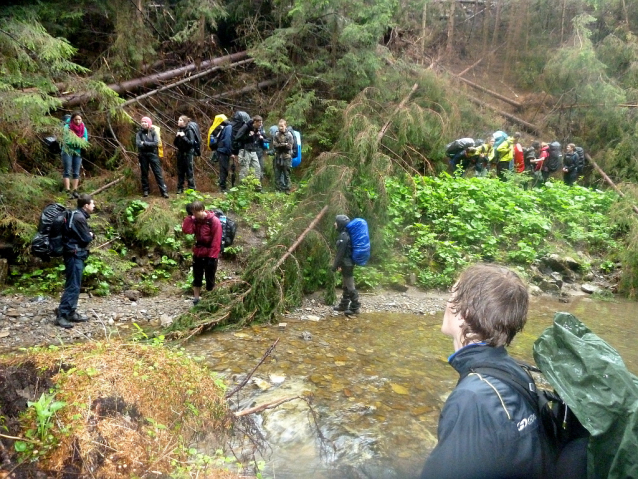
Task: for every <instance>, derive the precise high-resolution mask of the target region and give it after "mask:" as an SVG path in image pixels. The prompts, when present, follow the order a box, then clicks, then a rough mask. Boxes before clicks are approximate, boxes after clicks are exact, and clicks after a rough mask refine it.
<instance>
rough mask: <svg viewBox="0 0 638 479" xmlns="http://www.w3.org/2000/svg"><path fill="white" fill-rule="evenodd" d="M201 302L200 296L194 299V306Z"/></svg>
mask: <svg viewBox="0 0 638 479" xmlns="http://www.w3.org/2000/svg"><path fill="white" fill-rule="evenodd" d="M198 304H199V298H194V299H193V306H197V305H198Z"/></svg>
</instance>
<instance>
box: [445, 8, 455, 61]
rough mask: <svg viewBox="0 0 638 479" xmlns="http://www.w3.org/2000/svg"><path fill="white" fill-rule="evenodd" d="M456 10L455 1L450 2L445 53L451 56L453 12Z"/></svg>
mask: <svg viewBox="0 0 638 479" xmlns="http://www.w3.org/2000/svg"><path fill="white" fill-rule="evenodd" d="M455 9H456V0H452V2H451V5H450V18H448V21H447V46H446V48H445V51H446V53H447V54H448V55H452V51H453V46H454V11H455Z"/></svg>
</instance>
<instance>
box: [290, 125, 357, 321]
mask: <svg viewBox="0 0 638 479" xmlns="http://www.w3.org/2000/svg"><path fill="white" fill-rule="evenodd" d="M280 125H281V122H280ZM348 223H350V218H349V217H347V216H346V215H337V216H336V218H335V224H334V226H335V229H336V230H337V231H338V232H339V237H338V238H337V253H336V255H335V260H334V262H333V263H332V271H333V272H334V271H337V270H339V271H341V286H342V288H343V295H342V296H341V302H340V303H339V304H338V305H336V306H335V307H334V308H333V309H334V310H335V311H343V312H344V314H345V315H346V316H350V315H353V314H359V311H360V308H361V303H360V302H359V293H358V291H357V290H356V288H355V286H354V261H353V260H352V244H351V241H350V233H348V230H347V229H346V225H347V224H348Z"/></svg>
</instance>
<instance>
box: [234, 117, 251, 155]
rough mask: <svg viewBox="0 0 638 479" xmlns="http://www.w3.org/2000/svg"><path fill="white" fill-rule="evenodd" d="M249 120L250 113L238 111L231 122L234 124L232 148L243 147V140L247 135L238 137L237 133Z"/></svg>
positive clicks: (235, 149) (239, 148)
mask: <svg viewBox="0 0 638 479" xmlns="http://www.w3.org/2000/svg"><path fill="white" fill-rule="evenodd" d="M249 121H250V115H249V114H248V113H246V112H245V111H238V112H237V113H235V115H234V116H233V119H232V121H231V122H230V124H231V125H232V128H233V131H232V135H231V141H232V149H233V150H234V151H237V150H241V149H242V147H243V141H242V140H243V139H244V138H245V136H246V135H244V138H238V136H237V134H238V133H239V130H241V128H242V127H243V126H244V125H245V124H246V123H248V122H249ZM246 133H248V131H246Z"/></svg>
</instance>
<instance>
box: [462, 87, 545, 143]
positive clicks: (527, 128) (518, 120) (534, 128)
mask: <svg viewBox="0 0 638 479" xmlns="http://www.w3.org/2000/svg"><path fill="white" fill-rule="evenodd" d="M468 99H469V100H470V101H471V102H472V103H474V104H476V105H479V106H482V107H484V108H487V109H489V110H492V111H493V112H495V113H498V114H499V115H501V116H503V117H505V118H507V119H508V120H510V121H512V122H514V123H516V124H517V125H520V126H522V127H523V129H524V130H525V131H527V132H528V133H533V134H534V135H540V134H541V129H540V128H539V127H537V126H536V125H533V124H532V123H529V122H527V121H525V120H523V119H522V118H519V117H517V116H514V115H512V114H510V113H507V112H506V111H503V110H499V109H498V108H496V107H493V106H492V105H490V104H489V103H485V102H484V101H481V100H477V99H476V98H474V97H471V96H468Z"/></svg>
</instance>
